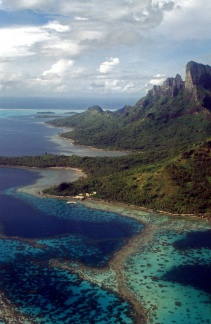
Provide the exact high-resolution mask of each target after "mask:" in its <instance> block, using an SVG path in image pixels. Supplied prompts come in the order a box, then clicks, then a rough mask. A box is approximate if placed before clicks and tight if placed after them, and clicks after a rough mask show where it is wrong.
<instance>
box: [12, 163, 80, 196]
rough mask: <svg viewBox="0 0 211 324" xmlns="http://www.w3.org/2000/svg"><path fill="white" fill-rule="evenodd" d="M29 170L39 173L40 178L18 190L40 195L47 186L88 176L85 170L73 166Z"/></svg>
mask: <svg viewBox="0 0 211 324" xmlns="http://www.w3.org/2000/svg"><path fill="white" fill-rule="evenodd" d="M28 170H29V171H32V172H36V173H38V175H39V179H37V180H36V182H35V183H33V184H31V185H28V186H25V187H22V188H19V189H18V191H21V192H25V193H28V194H31V195H35V196H39V197H40V196H41V195H42V191H43V190H44V189H46V188H49V187H51V186H56V185H59V184H60V183H62V182H72V181H76V180H77V179H79V178H80V177H86V175H85V173H84V172H83V171H81V170H80V169H73V168H46V169H36V168H33V170H32V169H28Z"/></svg>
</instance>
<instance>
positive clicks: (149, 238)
mask: <svg viewBox="0 0 211 324" xmlns="http://www.w3.org/2000/svg"><path fill="white" fill-rule="evenodd" d="M86 204H88V205H89V206H92V207H94V206H95V208H97V207H98V208H102V209H104V210H110V208H112V206H111V205H108V204H105V203H96V202H94V203H93V202H88V203H86ZM113 210H115V211H116V212H119V213H121V214H123V215H127V216H129V217H134V218H136V219H139V220H140V221H141V222H143V223H144V224H145V229H144V231H143V232H142V234H141V235H140V237H139V238H140V240H139V243H137V242H136V244H134V245H133V247H134V250H133V251H131V247H129V250H130V251H128V245H125V246H124V247H123V248H122V251H120V253H121V254H122V255H123V257H122V260H121V262H120V264H119V267H120V268H121V272H122V275H121V280H122V286H123V287H124V288H123V291H124V293H123V295H124V297H125V298H126V299H129V298H127V297H129V295H130V293H131V292H132V296H133V297H132V299H130V301H131V302H132V304H137V302H139V303H140V305H141V307H142V311H143V314H144V315H145V320H146V322H147V323H153V324H155V323H160V324H169V323H178V322H179V323H184V324H187V323H191V324H198V323H210V318H211V309H210V302H211V300H210V293H211V286H210V271H211V266H210V259H211V250H210V247H211V227H210V223H208V222H206V221H202V220H200V219H196V218H191V219H190V218H187V217H186V218H184V217H173V216H166V215H156V214H151V213H147V212H140V211H138V210H132V209H130V208H127V207H123V206H121V205H119V206H118V205H117V204H116V205H115V206H113ZM132 240H133V239H132ZM118 253H119V252H118ZM118 253H117V254H118ZM113 262H114V258H112V259H111V260H110V262H109V267H110V268H112V266H113ZM117 276H118V272H117ZM117 281H118V280H117ZM121 294H122V291H121ZM136 322H137V323H139V320H138V318H136Z"/></svg>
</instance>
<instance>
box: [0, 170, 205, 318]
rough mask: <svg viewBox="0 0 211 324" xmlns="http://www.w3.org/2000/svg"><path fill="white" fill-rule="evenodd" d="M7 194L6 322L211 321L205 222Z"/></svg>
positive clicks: (0, 254) (0, 313)
mask: <svg viewBox="0 0 211 324" xmlns="http://www.w3.org/2000/svg"><path fill="white" fill-rule="evenodd" d="M26 172H28V171H26V170H22V171H18V173H20V178H21V179H22V174H25V173H26ZM14 173H15V174H17V172H16V170H14ZM27 177H28V173H27ZM2 196H4V197H3V198H4V202H5V203H3V201H2V206H4V207H5V209H4V212H5V217H3V215H2V216H1V236H0V293H1V299H0V303H1V304H2V305H3V306H2V307H1V310H0V321H1V322H2V323H5V324H6V323H15V324H16V323H24V324H25V323H26V324H28V323H30V324H41V323H42V324H52V323H58V324H66V323H67V324H69V323H70V320H71V323H74V324H78V323H82V324H83V323H84V324H87V323H95V324H108V323H109V324H110V323H111V324H123V323H124V324H145V323H150V324H151V323H152V324H158V323H160V324H167V323H168V324H169V323H170V324H171V323H184V324H187V323H190V324H198V323H209V321H210V318H211V316H210V315H211V314H210V299H209V298H210V297H209V294H210V290H209V289H210V286H209V273H210V266H209V260H210V256H211V254H210V235H211V226H210V223H209V222H206V221H205V220H203V219H199V218H188V217H175V216H167V215H161V214H153V213H150V212H147V211H140V210H138V209H135V208H134V209H133V208H130V207H127V206H125V205H120V204H115V205H112V204H108V203H104V202H96V201H92V200H85V201H83V202H80V203H79V202H77V203H76V204H67V201H65V200H64V199H55V198H43V197H38V196H34V195H31V194H27V193H26V192H23V191H19V190H17V189H13V188H12V189H11V188H9V189H7V190H6V191H4V192H3V193H2ZM16 206H19V210H21V211H20V212H14V211H17V207H16ZM20 207H21V208H20ZM10 209H11V210H10ZM20 223H21V226H19V224H20ZM22 225H24V226H22ZM187 274H188V275H187ZM195 279H197V280H195ZM18 321H19V322H18Z"/></svg>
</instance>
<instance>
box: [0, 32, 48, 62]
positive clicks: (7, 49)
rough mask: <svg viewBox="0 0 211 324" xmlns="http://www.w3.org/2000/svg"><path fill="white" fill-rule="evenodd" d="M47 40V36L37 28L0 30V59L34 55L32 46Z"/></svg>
mask: <svg viewBox="0 0 211 324" xmlns="http://www.w3.org/2000/svg"><path fill="white" fill-rule="evenodd" d="M48 40H49V34H48V33H47V32H45V31H44V30H42V29H40V28H39V27H19V28H18V27H16V28H0V43H1V44H3V46H1V48H0V56H1V57H11V58H14V57H16V56H28V55H32V54H34V52H33V49H32V46H33V45H34V44H35V43H40V42H44V41H48Z"/></svg>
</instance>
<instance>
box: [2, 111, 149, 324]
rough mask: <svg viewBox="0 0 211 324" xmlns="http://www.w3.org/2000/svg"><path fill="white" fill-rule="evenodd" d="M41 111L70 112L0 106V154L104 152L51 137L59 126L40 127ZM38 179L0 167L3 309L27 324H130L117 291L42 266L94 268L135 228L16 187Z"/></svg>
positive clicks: (127, 308) (108, 215)
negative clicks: (64, 263) (20, 316)
mask: <svg viewBox="0 0 211 324" xmlns="http://www.w3.org/2000/svg"><path fill="white" fill-rule="evenodd" d="M49 111H50V112H51V113H52V112H53V117H55V116H63V115H64V116H67V115H68V114H70V113H72V110H62V109H59V110H58V109H57V110H53V111H52V110H49V109H47V110H39V109H30V110H29V109H2V110H0V155H1V156H21V155H39V154H43V153H45V152H48V153H55V154H61V153H63V152H64V150H69V151H68V153H69V154H73V153H74V154H76V153H78V154H81V155H87V154H88V155H89V154H90V155H93V154H100V155H101V154H102V155H103V154H104V153H103V152H102V153H100V152H97V151H96V152H95V153H94V151H92V150H87V149H86V148H84V147H70V144H69V143H66V141H63V142H64V144H63V143H62V144H60V143H59V142H58V141H57V140H54V139H52V137H55V136H56V135H57V133H58V131H61V130H59V129H57V128H53V127H47V126H46V125H45V121H46V120H49V117H47V118H43V117H42V116H43V113H45V112H46V113H48V114H49ZM40 113H41V114H40ZM62 131H63V130H62ZM106 154H108V153H106ZM114 154H115V153H114ZM117 155H118V153H117ZM38 177H39V176H38V174H37V173H34V172H32V171H28V170H25V169H18V168H0V233H1V234H2V235H3V236H2V237H1V239H0V292H3V293H4V294H5V295H6V297H7V302H8V303H9V304H8V309H9V308H10V307H9V305H13V307H14V308H15V310H18V312H20V313H21V314H23V315H24V316H25V318H26V319H25V321H26V320H28V321H29V323H132V319H131V311H132V309H131V305H129V304H128V303H127V302H125V301H124V300H122V299H121V298H120V297H119V296H118V295H117V294H114V293H112V292H110V291H108V290H105V289H102V288H100V287H98V286H96V285H93V284H91V283H89V282H88V281H85V280H82V279H80V278H79V277H78V276H77V275H76V274H74V273H70V272H68V271H64V270H59V269H56V268H54V267H50V266H49V262H50V260H52V259H58V260H65V261H68V262H70V263H74V262H77V263H80V264H82V265H84V266H87V267H99V268H102V267H103V266H105V265H106V264H107V262H108V260H109V259H110V258H111V257H112V255H113V253H114V252H115V251H117V250H118V249H119V248H120V247H121V246H123V245H124V244H125V243H126V242H127V240H128V239H129V238H130V237H132V236H133V235H134V234H136V233H138V232H139V231H141V230H142V228H143V225H142V224H141V223H138V222H137V221H135V220H131V219H128V218H126V217H121V216H120V215H118V214H115V213H108V212H100V211H97V210H92V209H88V208H86V207H83V206H82V205H80V204H77V205H68V204H67V203H66V201H62V200H57V199H43V198H37V197H35V196H31V195H28V194H26V193H21V192H17V190H16V189H17V188H19V187H23V186H25V185H29V184H32V183H34V182H35V181H36V179H37V178H38ZM35 292H36V293H35ZM12 314H13V312H11V314H9V315H8V317H9V318H10V320H11V317H12ZM3 318H4V316H3V315H2V317H1V309H0V322H1V323H7V320H9V319H6V320H5V321H4V320H3ZM14 323H15V318H14Z"/></svg>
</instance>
